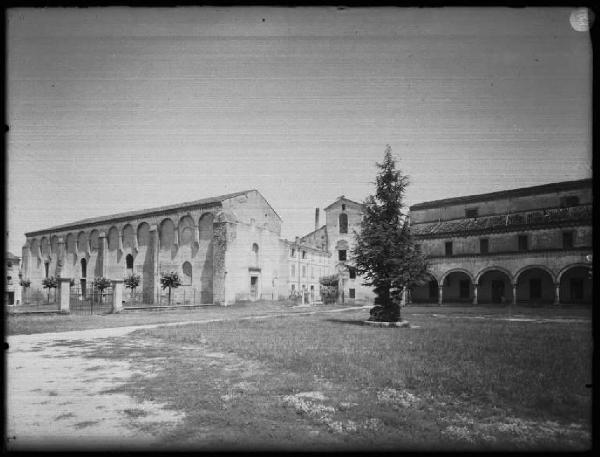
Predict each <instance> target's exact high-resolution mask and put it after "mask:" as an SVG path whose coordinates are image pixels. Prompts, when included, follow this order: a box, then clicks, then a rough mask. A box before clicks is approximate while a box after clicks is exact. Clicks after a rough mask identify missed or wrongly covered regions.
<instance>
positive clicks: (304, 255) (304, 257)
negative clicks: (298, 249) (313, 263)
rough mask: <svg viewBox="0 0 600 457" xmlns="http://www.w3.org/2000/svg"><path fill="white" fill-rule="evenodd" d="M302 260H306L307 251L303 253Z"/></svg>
mask: <svg viewBox="0 0 600 457" xmlns="http://www.w3.org/2000/svg"><path fill="white" fill-rule="evenodd" d="M302 258H303V259H306V251H302Z"/></svg>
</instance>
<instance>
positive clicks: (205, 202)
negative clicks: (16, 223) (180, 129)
mask: <svg viewBox="0 0 600 457" xmlns="http://www.w3.org/2000/svg"><path fill="white" fill-rule="evenodd" d="M253 191H256V189H250V190H242V191H240V192H234V193H232V194H225V195H219V196H217V197H209V198H203V199H200V200H194V201H191V202H184V203H177V204H173V205H167V206H159V207H156V208H148V209H141V210H137V211H128V212H125V213H117V214H112V215H110V216H99V217H90V218H87V219H81V220H79V221H76V222H70V223H68V224H62V225H56V226H54V227H50V228H47V229H42V230H37V231H35V232H28V233H26V234H25V236H35V235H39V234H42V233H46V232H54V231H59V230H66V229H72V228H79V227H83V226H88V225H94V224H99V223H103V222H116V221H118V220H126V219H131V218H134V217H139V216H151V215H155V214H160V213H163V212H167V211H176V210H182V209H188V208H197V207H202V206H212V205H215V204H217V203H221V202H222V201H224V200H229V199H230V198H234V197H237V196H238V195H242V194H246V193H248V192H253ZM257 192H258V191H257Z"/></svg>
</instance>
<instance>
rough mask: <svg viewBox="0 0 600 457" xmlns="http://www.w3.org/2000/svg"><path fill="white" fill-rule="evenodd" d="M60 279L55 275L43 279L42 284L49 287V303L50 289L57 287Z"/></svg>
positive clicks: (46, 287)
mask: <svg viewBox="0 0 600 457" xmlns="http://www.w3.org/2000/svg"><path fill="white" fill-rule="evenodd" d="M57 285H58V281H57V280H56V278H55V277H54V276H50V277H49V278H44V279H42V286H43V287H44V289H48V303H50V289H56V287H57Z"/></svg>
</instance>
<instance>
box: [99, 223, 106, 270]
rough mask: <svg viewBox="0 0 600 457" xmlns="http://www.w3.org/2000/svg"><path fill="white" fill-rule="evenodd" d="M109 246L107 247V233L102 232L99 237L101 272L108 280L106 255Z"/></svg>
mask: <svg viewBox="0 0 600 457" xmlns="http://www.w3.org/2000/svg"><path fill="white" fill-rule="evenodd" d="M107 252H108V246H107V245H106V233H104V232H100V235H99V236H98V258H99V259H100V271H101V272H102V276H103V277H104V278H106V263H107V262H106V253H107Z"/></svg>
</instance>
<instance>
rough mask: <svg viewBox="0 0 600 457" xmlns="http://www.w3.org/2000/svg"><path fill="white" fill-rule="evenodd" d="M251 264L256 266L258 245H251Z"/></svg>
mask: <svg viewBox="0 0 600 457" xmlns="http://www.w3.org/2000/svg"><path fill="white" fill-rule="evenodd" d="M252 264H253V265H258V244H256V243H254V244H253V245H252Z"/></svg>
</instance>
